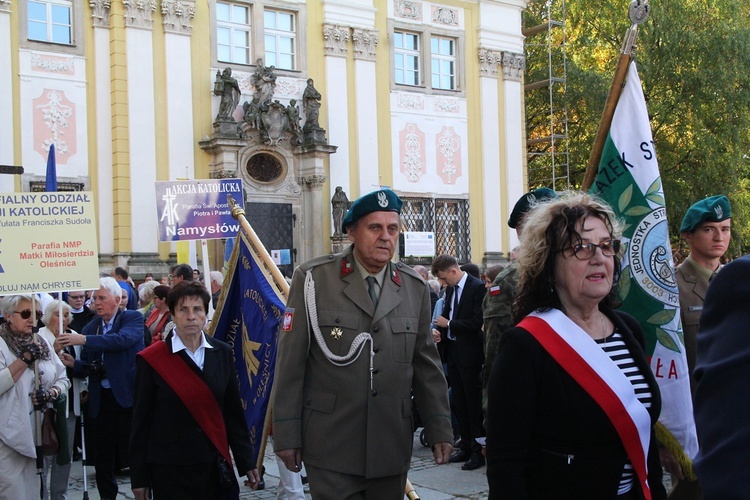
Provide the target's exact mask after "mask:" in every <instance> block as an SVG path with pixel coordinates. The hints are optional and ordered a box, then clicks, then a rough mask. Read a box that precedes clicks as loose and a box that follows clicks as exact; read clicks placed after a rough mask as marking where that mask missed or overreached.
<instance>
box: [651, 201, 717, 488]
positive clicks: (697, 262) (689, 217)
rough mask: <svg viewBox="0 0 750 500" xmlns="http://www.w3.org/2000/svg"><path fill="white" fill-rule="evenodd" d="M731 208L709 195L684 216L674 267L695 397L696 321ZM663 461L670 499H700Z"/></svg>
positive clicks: (668, 459) (693, 484)
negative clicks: (685, 251) (683, 248)
mask: <svg viewBox="0 0 750 500" xmlns="http://www.w3.org/2000/svg"><path fill="white" fill-rule="evenodd" d="M731 217H732V207H731V206H730V205H729V200H728V199H727V197H726V196H721V195H719V196H711V197H709V198H706V199H705V200H701V201H699V202H698V203H696V204H694V205H693V206H691V207H690V208H689V209H688V211H687V212H686V213H685V217H684V218H683V219H682V225H681V226H680V234H681V235H682V237H683V238H684V239H685V241H686V242H687V244H688V246H689V247H690V254H689V255H688V256H687V258H686V259H685V260H684V261H683V262H682V263H681V264H680V265H679V266H677V271H676V278H677V287H678V289H679V292H680V319H681V320H682V331H683V334H684V338H685V354H686V356H687V362H688V371H689V374H690V387H691V389H692V392H693V394H695V380H694V377H693V370H694V369H695V358H696V352H697V342H696V336H697V333H698V322H699V320H700V317H701V312H702V311H703V301H704V299H705V297H706V291H707V290H708V283H709V282H710V281H711V279H712V278H713V277H714V276H715V275H716V273H717V272H718V271H719V270H720V269H721V267H722V265H721V257H723V256H724V254H725V253H726V251H727V248H728V247H729V239H730V238H731V236H732V218H731ZM660 451H661V457H662V462H663V463H664V466H665V468H666V469H667V471H669V472H670V473H672V483H673V487H672V490H671V491H670V492H669V498H670V499H672V500H675V499H677V500H681V499H691V500H692V499H698V498H702V494H701V490H700V486H699V484H698V481H690V480H687V479H683V478H682V477H681V476H682V471H681V470H680V465H679V463H678V462H677V461H676V460H674V458H673V457H672V456H670V455H671V454H669V453H667V452H666V451H665V450H663V449H662V450H660Z"/></svg>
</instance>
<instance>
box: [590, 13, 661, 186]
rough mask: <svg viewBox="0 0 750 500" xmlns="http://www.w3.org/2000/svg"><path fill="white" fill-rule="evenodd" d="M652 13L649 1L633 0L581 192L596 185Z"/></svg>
mask: <svg viewBox="0 0 750 500" xmlns="http://www.w3.org/2000/svg"><path fill="white" fill-rule="evenodd" d="M650 12H651V6H650V5H649V3H648V0H632V1H631V2H630V8H629V11H628V15H629V17H630V21H631V23H632V24H631V25H630V27H629V28H628V29H627V31H626V32H625V37H624V38H623V41H622V48H621V49H620V57H619V59H618V60H617V67H616V69H615V74H614V76H613V77H612V84H611V85H610V87H609V93H608V94H607V100H606V101H605V103H604V110H603V111H602V118H601V120H599V127H598V128H597V129H596V136H595V138H594V144H593V145H592V146H591V155H590V156H589V163H588V166H587V167H586V174H585V175H584V177H583V183H582V184H581V190H583V191H588V190H589V188H590V187H591V185H592V184H593V183H594V179H595V178H596V173H597V171H598V170H599V162H600V161H601V159H602V152H603V151H604V144H605V143H606V142H607V135H608V134H609V128H610V126H611V125H612V117H613V116H614V114H615V108H616V107H617V101H619V100H620V94H622V89H623V86H624V83H625V77H626V76H627V74H628V66H629V65H630V61H631V60H632V59H633V47H634V46H635V40H636V38H637V36H638V25H639V24H641V23H643V22H645V21H646V19H648V15H649V13H650Z"/></svg>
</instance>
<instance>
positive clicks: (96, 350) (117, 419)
mask: <svg viewBox="0 0 750 500" xmlns="http://www.w3.org/2000/svg"><path fill="white" fill-rule="evenodd" d="M99 284H100V288H99V290H97V291H95V292H94V307H95V309H96V313H97V315H98V317H97V318H94V319H93V320H91V322H90V323H89V324H87V325H86V326H85V327H84V328H83V332H82V334H77V333H64V334H62V335H60V337H59V339H60V345H62V346H63V347H67V346H69V345H82V346H83V350H82V351H81V359H76V360H75V364H74V366H73V373H74V374H75V375H76V376H83V377H85V376H88V377H89V410H88V417H89V418H88V419H87V420H86V438H87V441H89V444H90V446H89V448H88V449H89V450H90V451H92V455H93V462H94V466H95V468H96V485H97V488H98V490H99V495H100V497H101V498H102V499H114V498H115V497H116V496H117V481H116V480H115V462H116V452H117V450H118V446H117V444H118V442H120V450H124V449H127V448H126V447H123V444H127V438H128V436H129V435H130V419H131V414H132V407H133V391H134V388H135V355H136V354H137V353H138V351H140V350H141V349H143V316H142V315H141V313H139V312H138V311H130V310H125V311H120V310H119V305H120V300H121V296H120V290H121V288H120V285H118V284H117V281H115V279H114V278H110V277H107V278H99ZM121 464H122V462H121Z"/></svg>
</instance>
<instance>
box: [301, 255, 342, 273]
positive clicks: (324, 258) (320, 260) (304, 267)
mask: <svg viewBox="0 0 750 500" xmlns="http://www.w3.org/2000/svg"><path fill="white" fill-rule="evenodd" d="M335 259H336V256H335V255H334V254H329V255H321V256H320V257H315V258H314V259H310V260H308V261H307V262H305V263H304V264H301V265H300V266H299V268H300V271H303V272H307V271H308V270H310V269H312V268H314V267H318V266H321V265H323V264H328V263H330V262H333V261H334V260H335Z"/></svg>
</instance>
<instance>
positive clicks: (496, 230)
mask: <svg viewBox="0 0 750 500" xmlns="http://www.w3.org/2000/svg"><path fill="white" fill-rule="evenodd" d="M500 57H501V54H500V52H498V51H495V50H491V49H488V48H484V47H482V48H480V49H479V99H480V102H481V103H482V104H481V117H480V120H481V131H482V159H483V161H484V168H483V169H482V190H483V193H482V194H483V197H484V213H485V214H486V216H485V218H484V227H483V228H482V230H483V231H484V237H485V240H486V247H485V254H484V256H483V263H484V264H485V265H487V266H491V265H494V264H496V263H498V262H500V261H501V259H502V255H503V252H502V248H503V234H504V233H505V231H503V230H502V229H501V228H504V227H506V226H505V221H504V220H503V217H500V220H498V218H497V217H494V216H492V215H491V214H502V213H503V211H502V209H501V206H502V204H501V202H502V200H503V198H504V196H503V195H502V179H501V168H502V165H503V162H502V161H501V158H500V152H501V144H502V141H500V144H498V138H499V137H500V136H501V134H500V116H499V115H500V111H499V110H500V107H499V99H498V80H497V79H498V65H499V64H500ZM498 225H501V227H498Z"/></svg>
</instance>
